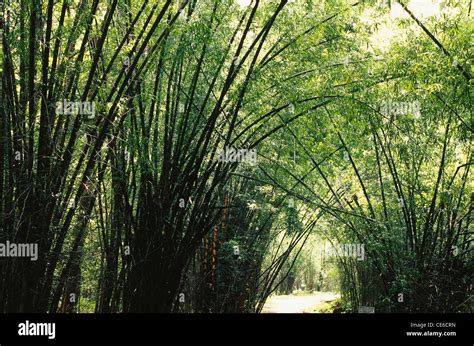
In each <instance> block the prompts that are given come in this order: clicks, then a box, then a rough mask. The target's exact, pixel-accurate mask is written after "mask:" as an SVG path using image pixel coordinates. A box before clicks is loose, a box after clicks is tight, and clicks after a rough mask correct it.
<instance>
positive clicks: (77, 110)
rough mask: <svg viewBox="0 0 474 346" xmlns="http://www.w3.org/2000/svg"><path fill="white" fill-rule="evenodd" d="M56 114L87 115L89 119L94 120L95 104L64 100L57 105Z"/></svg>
mask: <svg viewBox="0 0 474 346" xmlns="http://www.w3.org/2000/svg"><path fill="white" fill-rule="evenodd" d="M56 114H65V115H87V118H88V119H94V117H95V102H90V101H84V102H80V101H77V102H74V101H68V100H62V101H59V102H57V103H56Z"/></svg>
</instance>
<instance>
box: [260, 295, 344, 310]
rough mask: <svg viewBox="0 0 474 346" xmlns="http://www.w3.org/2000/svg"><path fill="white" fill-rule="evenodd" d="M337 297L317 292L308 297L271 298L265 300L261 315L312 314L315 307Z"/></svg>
mask: <svg viewBox="0 0 474 346" xmlns="http://www.w3.org/2000/svg"><path fill="white" fill-rule="evenodd" d="M338 297H339V295H338V294H335V293H330V292H319V293H312V294H308V295H302V296H295V295H288V296H272V297H270V298H268V299H267V302H266V303H265V306H264V307H263V310H262V313H314V311H313V309H314V307H315V306H316V305H318V304H321V303H324V302H329V301H332V300H334V299H336V298H338Z"/></svg>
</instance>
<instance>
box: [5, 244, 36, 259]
mask: <svg viewBox="0 0 474 346" xmlns="http://www.w3.org/2000/svg"><path fill="white" fill-rule="evenodd" d="M0 257H30V260H31V261H36V260H37V259H38V244H28V243H27V244H19V243H11V242H10V241H8V240H7V241H6V242H5V243H0Z"/></svg>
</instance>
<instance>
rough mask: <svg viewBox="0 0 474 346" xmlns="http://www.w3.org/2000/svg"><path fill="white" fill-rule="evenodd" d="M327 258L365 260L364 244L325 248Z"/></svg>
mask: <svg viewBox="0 0 474 346" xmlns="http://www.w3.org/2000/svg"><path fill="white" fill-rule="evenodd" d="M325 254H326V256H327V257H354V258H357V260H358V261H363V260H364V259H365V249H364V244H337V245H334V246H330V247H328V248H325Z"/></svg>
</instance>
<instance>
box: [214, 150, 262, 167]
mask: <svg viewBox="0 0 474 346" xmlns="http://www.w3.org/2000/svg"><path fill="white" fill-rule="evenodd" d="M217 159H218V160H219V162H248V163H250V164H252V165H255V164H257V150H256V149H235V148H229V147H225V148H224V149H223V150H221V152H220V153H219V156H218V158H217Z"/></svg>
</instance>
